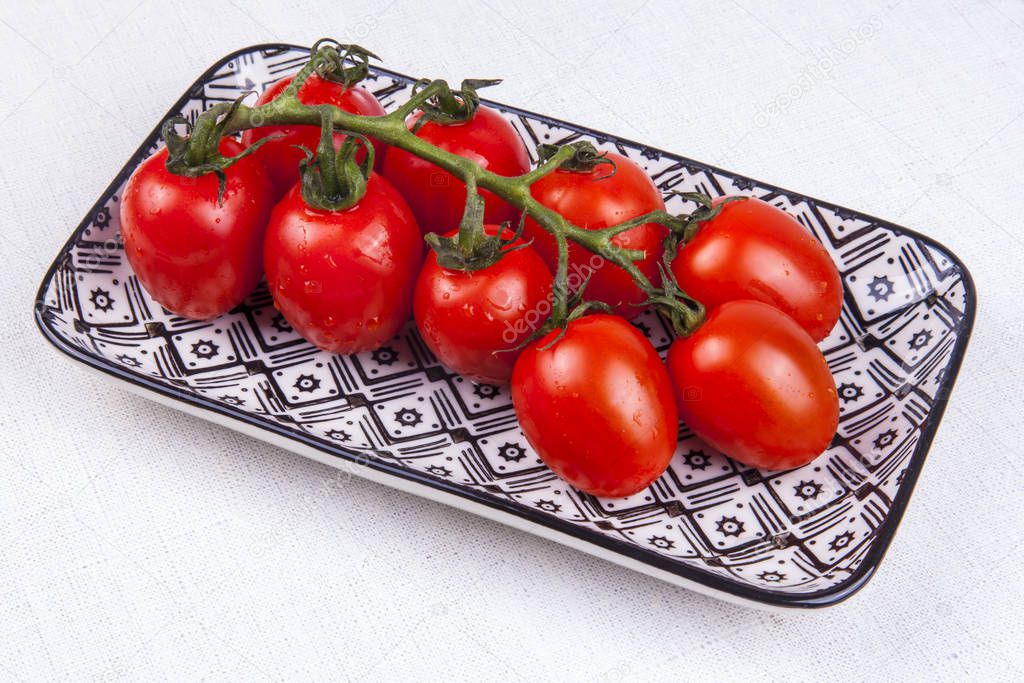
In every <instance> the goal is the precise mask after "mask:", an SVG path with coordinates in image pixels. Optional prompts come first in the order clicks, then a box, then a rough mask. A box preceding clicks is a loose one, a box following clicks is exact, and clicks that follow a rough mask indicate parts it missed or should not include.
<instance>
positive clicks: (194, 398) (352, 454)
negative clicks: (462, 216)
mask: <svg viewBox="0 0 1024 683" xmlns="http://www.w3.org/2000/svg"><path fill="white" fill-rule="evenodd" d="M273 50H278V51H295V50H298V51H301V50H308V48H306V47H303V46H300V45H293V44H289V43H259V44H256V45H250V46H248V47H243V48H240V49H238V50H235V51H233V52H230V53H228V54H227V55H225V56H224V57H221V58H220V59H218V60H217V61H216V62H215V63H213V64H212V65H211V66H210V67H209V68H207V69H206V70H205V71H204V72H203V73H202V74H200V75H199V76H198V77H197V78H196V80H195V81H194V82H193V83H192V84H191V85H190V86H188V87H187V88H186V89H185V91H184V93H183V94H182V95H181V96H180V97H179V98H178V99H177V100H176V101H175V103H174V104H173V105H172V106H171V108H170V109H169V110H168V112H167V114H166V115H165V116H164V117H162V118H161V119H160V121H159V122H158V123H157V125H156V126H155V127H154V128H153V130H152V131H151V132H150V133H149V134H148V135H146V136H145V138H144V139H143V141H142V143H141V144H140V145H139V147H138V148H137V149H136V150H135V151H134V152H133V153H132V154H131V156H129V158H128V160H127V162H126V163H125V164H124V165H123V166H122V167H121V169H120V170H119V171H118V172H117V173H116V174H115V175H114V178H113V179H112V180H111V182H110V183H109V184H108V185H107V187H106V188H105V189H104V190H103V191H102V192H101V193H100V195H99V198H98V199H97V200H96V202H95V203H93V205H92V206H91V207H90V209H89V210H88V212H87V213H86V215H85V218H83V220H82V221H81V222H80V223H79V224H78V226H77V227H76V228H75V229H74V230H73V231H72V233H71V235H70V237H69V238H68V239H67V240H66V241H65V242H64V244H63V246H62V247H61V248H60V250H59V251H58V252H57V255H56V256H55V257H54V259H53V261H52V262H51V263H50V265H49V267H48V268H47V270H46V273H45V274H44V276H43V279H42V281H41V283H40V285H39V287H38V289H37V292H36V297H35V301H34V302H33V318H34V320H35V323H36V326H37V327H38V328H39V330H40V332H41V334H42V335H43V337H44V338H45V339H46V340H47V341H48V342H49V343H50V344H52V345H53V346H54V347H55V348H56V349H57V350H58V351H60V352H61V353H63V354H65V355H66V356H68V357H70V358H71V359H72V360H75V361H78V362H80V363H82V364H84V365H86V366H88V367H89V368H90V369H92V370H95V371H99V372H100V373H103V374H105V375H107V376H109V377H111V378H113V379H116V380H120V381H122V382H125V383H127V384H129V385H132V386H131V389H132V390H133V392H134V393H140V394H156V395H157V398H158V399H160V400H159V402H161V403H165V404H169V405H172V406H173V407H175V408H176V409H178V410H182V411H183V412H186V413H189V414H194V415H198V416H200V417H204V418H206V419H209V420H211V421H214V422H217V423H218V424H224V426H228V427H230V428H232V429H235V430H236V431H242V432H244V433H246V434H249V435H251V436H253V437H256V438H260V439H261V440H263V441H271V439H269V438H265V437H266V436H268V434H269V435H270V436H272V437H274V440H273V441H272V443H274V445H279V446H283V447H284V448H286V449H287V450H290V451H292V452H296V453H298V454H300V455H303V456H305V457H314V456H313V454H311V453H307V452H304V451H305V449H311V450H312V451H316V452H318V453H322V454H324V455H325V456H329V458H330V459H331V460H334V461H335V462H338V461H345V462H348V463H351V464H354V465H356V466H357V468H358V469H359V470H361V469H362V468H366V469H368V470H372V471H373V472H374V473H379V474H381V475H386V476H390V477H397V478H398V479H400V480H402V482H403V484H419V485H423V486H426V487H427V489H428V490H429V491H430V493H431V495H425V494H424V493H423V492H421V491H417V490H415V489H414V488H413V487H406V486H402V487H398V488H401V489H402V490H405V491H407V492H410V493H413V494H415V495H420V496H421V497H427V498H430V499H432V500H436V501H438V502H442V503H446V504H448V505H450V506H452V507H457V508H460V509H463V510H465V509H466V508H465V507H463V506H459V505H457V504H456V503H457V501H452V500H448V499H449V498H452V497H454V498H455V499H461V500H463V501H469V502H470V503H472V504H473V507H474V508H475V507H477V506H480V505H482V506H484V507H485V508H489V509H490V510H493V511H494V513H495V514H493V515H488V514H484V512H483V511H481V510H477V509H472V510H466V511H468V512H473V513H474V514H478V515H482V516H485V517H487V518H489V519H492V520H494V521H498V522H503V523H506V524H509V525H511V526H515V527H517V528H520V529H523V530H525V531H527V532H529V533H535V534H538V535H541V536H542V537H545V538H548V539H549V540H555V541H557V542H559V543H561V544H563V545H569V546H570V547H572V548H574V549H577V550H583V551H585V552H588V553H589V554H591V555H594V556H597V557H601V558H603V559H607V560H610V561H612V562H616V563H618V564H623V565H625V566H629V567H630V568H632V569H635V570H639V571H645V570H644V569H642V568H641V566H645V567H648V568H650V569H651V570H653V571H652V572H646V573H649V574H650V575H654V576H656V577H658V578H662V579H665V580H667V581H670V582H672V583H675V584H676V585H681V586H683V587H685V588H689V589H693V590H698V591H699V592H701V593H704V594H707V595H711V596H713V597H717V598H722V599H726V600H728V601H730V602H734V603H741V604H746V605H749V606H753V607H761V608H764V607H769V608H790V609H793V608H797V609H800V608H802V609H813V608H822V607H829V606H832V605H836V604H838V603H840V602H842V601H844V600H846V599H847V598H849V597H851V596H852V595H854V594H855V593H857V592H858V591H859V590H860V589H861V588H863V587H864V586H865V585H866V584H867V582H868V581H869V580H870V579H871V578H872V577H873V576H874V575H875V572H876V571H877V569H878V567H879V566H880V564H881V562H882V560H883V559H884V557H885V555H886V552H887V551H888V549H889V547H890V545H891V543H892V541H893V539H894V538H895V535H896V530H897V529H898V528H899V525H900V522H901V521H902V519H903V515H904V513H905V512H906V509H907V507H908V504H909V502H910V498H911V496H912V494H913V492H914V489H915V488H916V485H917V481H918V478H919V476H920V474H921V471H922V470H923V468H924V463H925V461H926V460H927V456H928V452H929V450H930V449H931V445H932V442H933V441H934V438H935V435H936V432H937V430H938V426H939V424H940V423H941V422H942V419H943V417H944V415H945V410H946V406H947V404H948V402H949V398H950V395H951V393H952V389H953V386H954V385H955V383H956V379H957V377H958V376H959V374H960V369H961V366H962V364H963V359H964V356H965V354H966V351H967V347H968V345H969V342H970V339H971V335H972V333H973V329H974V322H975V318H976V313H977V303H978V298H977V289H976V287H975V284H974V279H973V277H972V275H971V272H970V270H968V268H967V266H966V265H965V264H964V263H963V261H961V260H960V258H959V257H958V256H957V255H956V254H955V253H953V251H952V250H950V249H949V248H948V247H946V246H945V245H943V244H942V243H940V242H938V241H937V240H935V239H933V238H931V237H929V236H927V235H923V234H921V233H919V232H916V231H914V230H912V229H910V228H906V227H904V226H901V225H898V224H895V223H892V222H891V221H888V220H884V219H881V218H877V217H875V216H872V215H869V214H866V213H864V212H862V211H859V210H853V209H847V208H846V207H843V206H839V205H837V204H833V203H831V202H826V201H822V200H818V199H816V198H813V197H810V196H808V195H805V194H803V193H799V192H793V191H790V190H786V189H785V188H781V187H779V186H777V185H774V184H772V183H767V182H762V181H759V180H755V179H753V178H750V180H753V181H754V182H755V183H756V184H757V185H758V186H760V187H764V188H766V189H769V190H772V191H774V192H777V193H779V194H783V195H785V196H786V197H789V198H799V199H800V200H803V201H808V202H812V203H814V204H816V205H819V206H822V207H825V208H827V209H831V210H833V211H846V212H849V213H853V214H856V215H857V216H859V217H863V218H865V219H867V220H869V221H871V222H872V223H874V224H877V225H880V226H884V227H886V228H888V229H891V230H893V231H895V232H896V233H898V234H901V235H905V236H908V237H911V238H912V239H914V240H917V241H919V242H922V243H924V244H927V245H929V246H931V247H934V248H936V249H938V250H940V251H942V252H943V253H944V254H945V255H947V256H948V257H949V259H950V260H951V262H952V264H953V266H955V267H956V268H958V269H959V271H960V273H961V277H962V280H963V284H964V290H965V294H964V311H963V318H962V322H961V325H962V329H963V331H962V333H961V334H960V335H958V337H957V341H956V343H955V344H954V347H953V350H952V354H951V358H950V360H949V363H948V365H947V368H948V371H947V372H946V373H945V374H944V376H943V378H942V382H941V384H940V386H939V388H938V389H937V390H936V392H935V398H934V401H933V409H932V411H931V412H930V413H929V416H928V420H927V421H926V422H925V423H924V424H923V425H922V428H921V436H920V439H919V440H918V443H917V445H916V447H915V448H914V452H913V453H912V454H911V456H910V459H909V462H908V465H907V467H906V474H905V475H904V480H903V483H902V484H901V485H900V487H899V489H898V490H897V492H896V495H895V496H894V497H893V500H892V504H891V506H890V508H889V512H888V514H887V515H886V518H885V521H884V522H883V523H882V524H881V526H880V527H879V529H878V533H877V535H876V537H875V540H874V541H873V542H872V544H871V546H870V547H869V548H868V550H867V553H866V555H865V557H864V558H863V559H862V560H861V562H860V564H859V565H858V566H857V568H856V569H855V570H853V571H852V572H850V574H849V576H847V578H846V579H844V580H843V581H841V582H839V583H837V584H835V585H833V586H829V587H827V588H824V589H821V590H818V591H812V592H807V593H788V592H783V591H778V590H771V589H766V588H759V587H756V586H753V585H748V584H743V583H740V582H738V581H734V580H731V579H728V578H726V577H724V576H721V575H719V574H714V573H711V572H708V571H706V570H703V569H701V568H700V567H697V566H692V565H689V564H686V563H684V562H683V561H681V560H677V559H672V558H670V557H667V556H665V555H660V554H658V553H656V552H654V551H652V550H647V549H645V548H642V547H640V546H636V545H634V544H630V543H628V542H627V541H624V540H619V539H616V538H614V537H611V536H607V535H605V534H601V533H599V532H597V531H594V530H591V529H587V528H584V527H580V526H579V525H577V524H574V523H573V522H571V521H569V520H563V519H560V518H557V517H553V516H551V515H547V514H545V513H544V512H543V511H541V510H533V509H532V508H528V507H525V506H521V505H519V504H517V503H514V502H512V501H508V500H504V499H501V498H496V497H493V496H489V495H486V494H484V493H483V492H478V491H476V490H475V489H471V488H465V487H463V486H460V485H457V484H455V483H454V482H447V481H444V480H438V479H434V478H432V477H429V476H428V475H426V474H425V473H420V472H416V471H413V470H408V469H404V468H401V467H398V466H396V465H392V464H390V463H387V462H383V461H380V460H376V459H372V458H367V457H366V454H365V453H362V452H359V451H356V450H349V449H346V448H343V447H340V446H335V445H332V446H331V447H329V448H328V447H325V445H324V444H323V443H321V442H320V441H319V440H317V439H315V438H314V437H311V436H309V435H305V434H301V433H295V432H292V431H290V430H288V429H287V428H286V427H284V426H282V425H278V424H276V423H272V422H269V421H265V420H263V419H260V418H258V417H257V416H255V415H250V414H248V413H246V412H244V411H242V410H240V409H238V408H237V407H235V406H229V405H222V404H220V403H216V402H214V401H212V400H211V399H208V398H205V397H203V396H199V395H197V394H193V393H189V392H186V391H182V390H178V389H175V388H173V387H170V386H165V385H163V384H160V383H159V382H157V381H155V380H152V379H150V378H148V377H144V376H141V375H136V374H134V373H131V372H128V371H126V370H124V369H122V368H120V367H118V366H115V365H113V364H111V363H109V362H108V361H105V360H103V359H100V358H99V357H98V356H95V355H91V354H89V353H87V352H85V351H83V350H81V349H78V348H77V347H74V346H72V345H70V344H68V343H67V342H66V341H65V340H64V339H62V338H60V337H59V336H58V335H57V334H56V333H55V332H54V331H53V330H51V329H50V328H49V327H48V324H47V321H46V320H45V314H44V312H45V310H46V306H45V303H44V301H45V296H46V289H47V287H48V286H49V284H50V282H51V281H52V279H53V276H54V273H55V272H56V271H57V269H58V268H59V267H60V266H61V265H62V264H63V262H64V260H65V259H66V257H67V255H68V253H69V252H70V250H71V249H72V248H73V247H74V244H75V242H76V241H77V239H78V236H79V235H80V234H81V233H82V231H83V230H84V229H85V228H87V227H88V226H89V225H90V224H91V222H92V218H93V216H94V215H95V214H96V212H97V211H99V210H100V209H101V208H103V206H104V205H105V204H106V201H107V198H108V197H109V196H110V195H111V194H112V193H113V192H115V191H116V190H117V188H118V187H119V186H120V184H121V183H122V182H123V180H124V179H125V178H126V177H127V175H129V174H130V172H131V171H133V170H134V168H135V167H136V166H137V165H138V163H139V162H140V161H141V159H142V157H143V155H144V154H145V153H146V152H147V150H148V149H149V146H150V144H152V143H151V141H152V140H153V139H154V138H155V137H157V136H158V134H159V131H160V126H161V125H162V123H163V121H165V120H166V119H167V118H169V117H171V116H174V115H176V114H178V113H179V112H180V110H181V108H182V107H183V106H184V105H185V104H186V103H187V102H188V101H189V100H190V99H192V97H193V94H194V93H195V91H196V90H197V89H198V88H200V87H201V86H202V84H203V83H204V82H205V81H206V80H208V79H209V78H210V77H211V76H212V75H214V74H215V73H216V72H217V71H218V70H220V69H221V68H222V67H223V66H224V65H225V64H227V63H228V62H230V61H232V60H234V59H236V58H237V57H239V56H241V55H245V54H250V53H253V52H258V51H263V52H266V51H273ZM372 69H373V71H375V72H378V73H381V74H384V75H387V76H391V77H395V78H398V79H401V80H405V81H409V82H412V81H415V80H416V79H414V78H411V77H409V76H406V75H405V74H401V73H398V72H396V71H392V70H390V69H386V68H382V67H377V66H374V67H372ZM483 101H484V102H486V103H488V104H491V105H494V106H496V107H499V108H501V109H503V110H505V111H508V112H512V113H515V114H522V115H526V116H530V117H533V118H535V119H538V120H541V121H544V122H548V123H552V124H556V125H558V126H562V127H565V128H569V129H572V130H575V131H578V132H581V133H584V134H588V135H592V136H594V137H597V138H600V139H605V140H610V141H617V142H622V143H625V144H627V145H632V146H635V147H638V148H641V149H646V150H651V151H652V152H656V153H658V154H662V155H665V156H668V157H670V158H673V159H679V160H680V161H682V162H683V163H684V164H685V163H690V164H693V165H696V166H700V167H703V168H706V169H710V170H711V171H714V172H717V173H721V174H723V175H726V176H730V177H737V175H738V174H737V173H736V172H734V171H728V170H726V169H723V168H720V167H717V166H714V165H711V164H707V163H705V162H700V161H696V160H694V159H690V158H689V157H684V156H681V155H679V154H676V153H673V152H667V151H664V150H662V149H660V148H657V147H652V146H650V145H647V144H644V143H639V142H636V141H634V140H631V139H629V138H624V137H621V136H618V135H612V134H610V133H604V132H602V131H598V130H594V129H592V128H589V127H586V126H582V125H580V124H576V123H570V122H567V121H562V120H561V119H556V118H554V117H551V116H547V115H545V114H538V113H536V112H532V111H530V110H528V109H522V108H520V107H514V106H510V105H507V104H503V103H500V102H495V101H493V100H487V99H485V100H483ZM739 177H743V178H747V176H739ZM147 397H148V398H153V397H151V396H147ZM166 399H171V400H170V401H167V400H166ZM176 402H177V403H181V404H184V405H185V406H187V409H185V408H182V407H181V406H180V405H175V403H176ZM204 413H212V414H210V415H207V414H204ZM222 420H227V421H231V422H234V423H240V424H237V425H236V424H228V423H227V422H222ZM243 426H244V427H245V428H246V429H240V427H243ZM250 430H251V431H250ZM261 432H265V433H267V434H262V433H261ZM278 439H284V440H286V441H289V442H298V444H299V445H301V446H302V447H303V449H304V451H303V452H299V451H296V450H294V449H292V448H289V447H288V446H287V445H283V444H278V443H276V442H277V440H278ZM314 459H316V460H319V461H320V462H324V463H325V464H328V465H332V464H333V463H332V462H329V461H328V460H327V459H321V458H315V457H314ZM335 466H336V465H335ZM357 473H359V474H360V476H366V475H365V473H364V472H362V471H358V472H357ZM371 478H372V479H373V481H375V482H378V483H382V484H385V485H390V484H389V482H387V481H384V478H386V477H381V478H378V477H377V476H373V477H371ZM438 494H442V495H438ZM509 516H511V517H512V518H513V519H514V520H515V521H517V522H520V523H517V524H510V522H511V520H509V519H507V518H508V517H509ZM503 518H505V519H503ZM521 522H526V523H527V524H528V525H529V526H531V527H534V526H539V527H541V529H532V528H528V527H527V526H526V525H524V524H522V523H521ZM565 537H570V538H571V539H572V541H573V542H572V543H569V542H567V540H566V538H565ZM598 551H600V552H598ZM619 557H621V558H622V559H624V560H627V561H628V562H620V561H619V559H618V558H619ZM638 565H641V566H638ZM666 574H667V576H666Z"/></svg>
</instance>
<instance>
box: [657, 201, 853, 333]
mask: <svg viewBox="0 0 1024 683" xmlns="http://www.w3.org/2000/svg"><path fill="white" fill-rule="evenodd" d="M724 201H725V198H718V199H716V200H715V202H714V203H715V204H716V205H721V204H722V203H723V202H724ZM672 272H673V274H674V275H675V276H676V280H678V282H679V284H680V285H681V286H682V288H683V289H684V290H685V291H686V293H687V294H689V295H690V296H692V297H693V298H695V299H696V300H697V301H700V302H701V303H703V304H704V305H705V306H706V307H708V308H709V309H713V308H716V307H717V306H720V305H722V304H723V303H725V302H726V301H734V300H736V299H755V300H757V301H763V302H764V303H766V304H771V305H772V306H775V307H776V308H778V309H779V310H780V311H782V312H783V313H786V314H788V315H789V316H790V317H792V318H793V319H794V320H796V321H797V323H799V324H800V326H801V327H803V328H804V329H805V330H807V333H808V334H810V335H811V337H812V338H813V339H814V341H816V342H818V341H821V340H822V339H824V338H825V337H827V336H828V333H829V332H830V331H831V330H832V328H833V327H834V326H835V324H836V321H837V320H839V313H840V310H841V309H842V307H843V288H842V283H841V282H840V279H839V271H838V270H837V269H836V266H835V263H833V262H832V259H831V258H830V257H829V255H828V252H827V251H825V248H824V247H823V246H822V245H821V243H820V242H818V240H816V239H814V237H813V236H812V235H811V233H809V232H808V231H807V230H806V229H804V227H803V226H802V225H800V223H799V222H798V221H797V220H796V219H795V218H794V217H793V216H791V215H790V214H788V213H786V212H785V211H783V210H782V209H780V208H778V207H775V206H773V205H771V204H769V203H768V202H764V201H761V200H760V199H755V198H754V197H748V198H743V199H736V200H733V201H728V202H726V203H725V204H724V206H722V210H721V211H720V212H719V214H718V215H717V216H715V217H714V218H712V219H711V220H709V221H705V222H704V223H702V224H701V225H700V229H699V230H698V232H697V235H696V236H695V237H694V238H693V239H692V240H690V241H689V242H688V243H687V244H686V245H685V246H684V247H681V248H680V250H679V253H678V255H677V256H676V257H675V259H674V260H673V261H672Z"/></svg>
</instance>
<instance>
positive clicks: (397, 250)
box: [263, 173, 423, 354]
mask: <svg viewBox="0 0 1024 683" xmlns="http://www.w3.org/2000/svg"><path fill="white" fill-rule="evenodd" d="M263 254H264V265H265V267H266V271H267V285H268V287H269V288H270V292H271V293H272V294H273V297H274V305H275V306H277V308H278V309H279V310H280V311H281V313H282V314H283V315H284V317H285V319H286V320H288V322H289V323H291V325H292V327H293V328H295V330H296V331H297V332H298V333H299V334H301V335H302V336H303V337H305V338H306V339H307V340H308V341H310V342H312V343H313V344H316V345H317V346H319V347H320V348H322V349H324V350H326V351H331V352H333V353H344V354H348V353H357V352H359V351H368V350H370V349H374V348H377V347H378V346H380V345H381V344H383V343H384V342H386V341H387V340H388V339H390V338H391V337H393V336H394V335H395V333H396V332H397V331H398V329H399V328H400V327H401V326H402V324H403V323H405V322H406V320H408V319H409V313H410V312H411V310H412V293H413V286H414V284H415V282H416V273H417V271H418V270H419V267H420V263H421V261H422V259H423V248H422V240H421V238H420V232H419V228H418V227H417V226H416V219H415V218H413V215H412V212H411V211H410V210H409V207H408V206H407V205H406V203H405V201H404V200H403V199H402V197H401V195H399V194H398V192H397V191H396V190H395V188H393V187H391V184H390V183H388V181H387V180H385V179H384V178H381V177H380V176H378V175H377V174H376V173H372V174H371V175H370V179H369V181H367V184H366V195H365V196H364V197H363V198H362V199H361V200H360V201H359V202H358V203H357V204H356V205H354V206H352V207H351V208H349V209H345V210H342V211H324V210H322V209H317V208H312V207H310V206H308V205H307V204H306V202H305V201H304V200H303V198H302V193H301V191H300V187H299V185H296V186H295V187H293V188H292V189H291V190H290V191H289V192H288V194H287V195H285V197H284V199H282V200H281V201H280V203H278V205H277V206H275V207H274V211H273V213H272V214H271V216H270V224H269V226H268V227H267V238H266V243H265V245H264V251H263Z"/></svg>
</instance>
